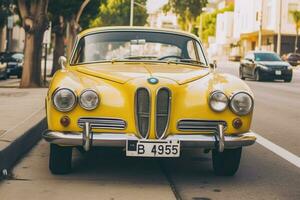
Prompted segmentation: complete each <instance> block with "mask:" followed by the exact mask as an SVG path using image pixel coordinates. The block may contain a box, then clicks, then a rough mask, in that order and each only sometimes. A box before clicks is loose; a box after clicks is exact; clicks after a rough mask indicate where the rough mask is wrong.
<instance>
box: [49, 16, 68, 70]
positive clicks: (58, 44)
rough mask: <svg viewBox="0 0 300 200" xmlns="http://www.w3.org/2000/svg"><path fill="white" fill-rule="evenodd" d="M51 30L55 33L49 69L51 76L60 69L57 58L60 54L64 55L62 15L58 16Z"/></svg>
mask: <svg viewBox="0 0 300 200" xmlns="http://www.w3.org/2000/svg"><path fill="white" fill-rule="evenodd" d="M52 31H53V32H54V33H55V39H54V40H55V45H54V52H53V64H52V70H51V76H53V75H54V73H55V72H56V71H57V70H59V69H60V65H59V63H58V59H59V57H60V56H64V55H65V44H64V39H65V38H64V34H65V23H64V17H63V16H59V19H58V22H57V24H56V25H55V26H54V27H53V29H52Z"/></svg>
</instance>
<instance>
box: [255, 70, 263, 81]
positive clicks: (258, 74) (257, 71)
mask: <svg viewBox="0 0 300 200" xmlns="http://www.w3.org/2000/svg"><path fill="white" fill-rule="evenodd" d="M254 75H255V80H256V81H262V80H263V78H262V75H261V73H260V71H259V70H255V73H254Z"/></svg>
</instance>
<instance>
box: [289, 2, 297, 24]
mask: <svg viewBox="0 0 300 200" xmlns="http://www.w3.org/2000/svg"><path fill="white" fill-rule="evenodd" d="M295 10H298V4H297V3H289V5H288V16H289V19H288V20H289V23H290V24H293V23H294V19H293V14H292V13H291V12H292V11H295Z"/></svg>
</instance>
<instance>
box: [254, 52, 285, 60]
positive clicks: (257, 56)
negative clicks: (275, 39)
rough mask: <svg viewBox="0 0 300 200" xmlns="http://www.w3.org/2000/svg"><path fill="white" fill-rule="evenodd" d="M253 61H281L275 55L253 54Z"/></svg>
mask: <svg viewBox="0 0 300 200" xmlns="http://www.w3.org/2000/svg"><path fill="white" fill-rule="evenodd" d="M255 61H282V60H281V59H280V57H279V56H278V55H277V54H275V53H255Z"/></svg>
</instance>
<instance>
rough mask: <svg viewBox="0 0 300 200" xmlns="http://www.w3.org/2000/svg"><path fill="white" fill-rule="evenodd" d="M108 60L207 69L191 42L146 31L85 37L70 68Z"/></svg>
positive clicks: (201, 55) (205, 63) (192, 40)
mask: <svg viewBox="0 0 300 200" xmlns="http://www.w3.org/2000/svg"><path fill="white" fill-rule="evenodd" d="M112 60H115V61H119V60H120V61H123V60H132V61H136V60H138V61H140V60H142V61H160V62H184V63H191V64H196V65H207V62H206V59H205V57H204V54H203V52H202V49H201V46H200V44H199V42H198V41H196V40H195V39H193V38H190V37H187V36H182V35H177V34H170V33H158V32H146V31H131V32H129V31H118V32H105V33H96V34H91V35H87V36H85V37H83V38H82V39H80V41H79V42H78V45H77V47H76V50H75V53H74V56H73V58H72V61H71V64H83V63H93V62H102V61H112Z"/></svg>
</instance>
